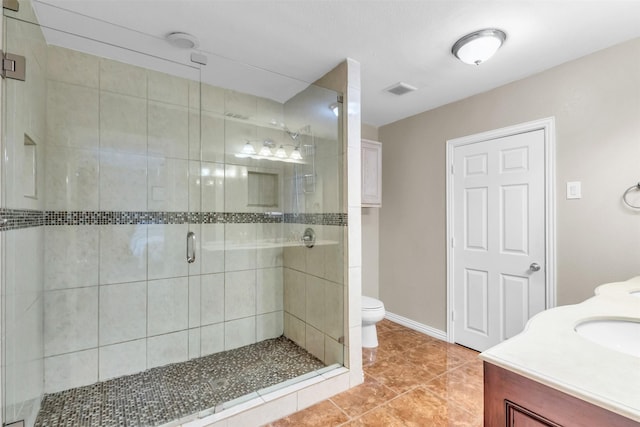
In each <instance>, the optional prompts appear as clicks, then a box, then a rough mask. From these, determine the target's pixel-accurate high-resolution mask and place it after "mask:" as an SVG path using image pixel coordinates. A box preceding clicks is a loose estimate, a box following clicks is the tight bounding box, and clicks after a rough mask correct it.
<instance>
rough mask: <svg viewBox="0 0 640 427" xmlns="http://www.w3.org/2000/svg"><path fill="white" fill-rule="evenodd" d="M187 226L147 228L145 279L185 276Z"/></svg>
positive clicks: (153, 226)
mask: <svg viewBox="0 0 640 427" xmlns="http://www.w3.org/2000/svg"><path fill="white" fill-rule="evenodd" d="M188 229H189V225H188V224H150V225H148V226H147V239H148V243H147V244H148V261H149V263H148V266H147V278H148V279H149V280H152V279H165V278H169V277H180V276H186V275H187V274H188V272H189V264H188V263H187V258H186V244H187V243H186V242H187V230H188Z"/></svg>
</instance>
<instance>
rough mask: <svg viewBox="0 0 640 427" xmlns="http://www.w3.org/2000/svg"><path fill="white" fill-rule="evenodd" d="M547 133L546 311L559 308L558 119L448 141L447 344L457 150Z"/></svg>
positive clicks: (449, 336)
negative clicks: (557, 295)
mask: <svg viewBox="0 0 640 427" xmlns="http://www.w3.org/2000/svg"><path fill="white" fill-rule="evenodd" d="M540 129H542V130H544V180H545V183H544V193H545V196H544V200H545V213H544V224H545V283H546V289H545V294H546V301H545V309H549V308H553V307H555V306H556V194H555V193H556V191H555V189H556V176H555V172H556V170H555V156H556V141H555V136H556V135H555V133H556V130H555V117H553V116H552V117H547V118H544V119H540V120H533V121H530V122H526V123H521V124H518V125H514V126H508V127H504V128H500V129H495V130H490V131H487V132H481V133H477V134H474V135H469V136H463V137H460V138H454V139H449V140H447V152H446V171H447V174H446V175H447V177H446V187H447V190H446V191H447V193H446V197H447V206H446V218H447V236H446V246H447V312H446V315H447V341H449V342H451V343H453V342H455V336H454V328H453V323H454V319H453V315H454V308H455V301H454V295H455V293H454V280H453V275H454V262H453V227H454V216H453V215H454V211H453V190H454V188H453V161H454V151H455V149H456V148H457V147H460V146H463V145H469V144H477V143H481V142H486V141H490V140H492V139H497V138H503V137H506V136H512V135H517V134H521V133H526V132H531V131H535V130H540Z"/></svg>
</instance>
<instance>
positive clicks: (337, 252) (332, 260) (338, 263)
mask: <svg viewBox="0 0 640 427" xmlns="http://www.w3.org/2000/svg"><path fill="white" fill-rule="evenodd" d="M345 231H346V230H345V228H344V227H325V239H327V240H329V241H330V242H331V244H329V245H327V246H325V248H324V263H323V264H324V267H325V273H324V278H325V279H327V280H329V281H331V282H334V283H340V284H342V283H344V261H345V257H344V246H345V243H344V233H345Z"/></svg>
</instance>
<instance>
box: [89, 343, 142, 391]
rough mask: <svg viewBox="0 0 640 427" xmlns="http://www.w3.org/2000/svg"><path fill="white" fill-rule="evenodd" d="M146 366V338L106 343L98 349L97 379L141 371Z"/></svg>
mask: <svg viewBox="0 0 640 427" xmlns="http://www.w3.org/2000/svg"><path fill="white" fill-rule="evenodd" d="M146 367H147V340H146V339H140V340H135V341H129V342H123V343H120V344H115V345H108V346H104V347H100V349H99V367H98V379H99V381H104V380H108V379H110V378H117V377H121V376H123V375H131V374H135V373H137V372H142V371H144V370H145V369H146Z"/></svg>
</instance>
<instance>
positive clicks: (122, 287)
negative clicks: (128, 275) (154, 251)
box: [99, 282, 147, 377]
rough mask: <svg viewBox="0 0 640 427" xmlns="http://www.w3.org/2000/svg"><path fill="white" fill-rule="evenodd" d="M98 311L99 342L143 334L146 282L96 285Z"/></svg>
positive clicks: (115, 340) (108, 342)
mask: <svg viewBox="0 0 640 427" xmlns="http://www.w3.org/2000/svg"><path fill="white" fill-rule="evenodd" d="M99 313H100V319H99V324H100V329H99V337H100V342H99V344H100V345H101V346H104V345H109V344H115V343H120V342H123V341H129V340H133V339H138V338H145V337H146V335H147V282H132V283H122V284H118V285H106V286H100V308H99ZM101 377H102V375H101Z"/></svg>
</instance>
